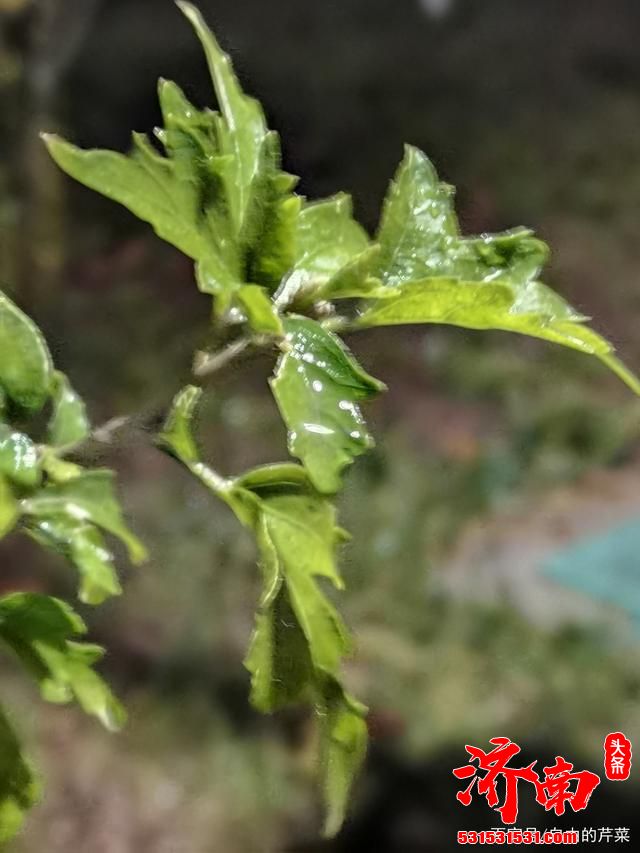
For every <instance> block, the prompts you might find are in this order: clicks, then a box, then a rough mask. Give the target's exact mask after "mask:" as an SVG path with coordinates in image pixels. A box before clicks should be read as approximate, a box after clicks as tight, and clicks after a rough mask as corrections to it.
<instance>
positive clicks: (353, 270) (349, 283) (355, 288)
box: [278, 193, 377, 306]
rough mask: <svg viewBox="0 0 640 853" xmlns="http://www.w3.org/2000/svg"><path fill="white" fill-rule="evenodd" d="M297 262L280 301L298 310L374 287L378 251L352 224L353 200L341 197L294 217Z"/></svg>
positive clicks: (282, 291)
mask: <svg viewBox="0 0 640 853" xmlns="http://www.w3.org/2000/svg"><path fill="white" fill-rule="evenodd" d="M295 250H296V254H295V259H294V263H293V264H292V266H291V269H290V271H289V272H288V274H287V276H286V278H285V279H284V280H283V283H282V286H281V289H280V292H279V294H278V298H279V300H280V301H281V302H282V303H283V304H293V305H296V306H302V305H307V304H310V303H312V302H313V301H315V300H317V299H331V298H340V297H346V296H361V295H364V294H365V293H368V292H369V291H370V290H371V288H372V287H373V286H374V283H375V282H373V281H372V279H371V276H370V273H371V270H372V268H373V266H374V261H375V259H376V253H377V250H376V249H375V248H374V249H373V251H372V247H371V245H370V241H369V237H368V236H367V234H366V232H365V230H364V229H363V228H362V226H361V225H359V224H358V223H357V222H356V221H355V220H354V218H353V210H352V205H351V199H350V198H349V196H348V195H346V194H344V193H340V194H339V195H336V196H334V197H333V198H329V199H325V200H323V201H317V202H313V203H311V204H306V205H305V206H304V207H303V208H302V211H301V213H300V216H299V217H298V223H297V231H296V240H295Z"/></svg>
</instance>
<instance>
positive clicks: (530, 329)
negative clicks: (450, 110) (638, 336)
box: [357, 147, 640, 393]
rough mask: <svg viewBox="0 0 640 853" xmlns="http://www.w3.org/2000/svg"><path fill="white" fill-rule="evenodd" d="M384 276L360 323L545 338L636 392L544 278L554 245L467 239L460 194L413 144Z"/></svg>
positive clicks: (386, 241)
mask: <svg viewBox="0 0 640 853" xmlns="http://www.w3.org/2000/svg"><path fill="white" fill-rule="evenodd" d="M377 239H378V242H379V244H380V247H381V255H380V259H379V265H378V269H377V273H378V275H379V277H380V278H381V279H382V281H383V282H384V283H385V285H386V290H387V291H391V293H392V295H391V296H389V293H388V292H387V293H386V294H385V299H384V301H381V300H376V296H377V294H376V293H373V294H372V298H371V299H370V301H368V302H367V303H365V305H364V309H363V312H362V314H361V315H360V317H359V319H358V321H357V326H359V327H360V328H364V327H369V326H380V325H394V324H404V323H450V324H452V325H456V326H462V327H465V328H471V329H499V330H505V331H510V332H518V333H520V334H524V335H529V336H530V337H535V338H541V339H543V340H547V341H552V342H554V343H558V344H562V345H563V346H566V347H570V348H572V349H576V350H579V351H580V352H583V353H587V354H590V355H595V356H596V357H597V358H599V359H600V360H601V361H602V362H604V364H606V365H607V366H608V367H609V368H610V369H611V370H613V372H614V373H616V374H617V375H618V376H619V377H620V378H621V379H622V380H623V381H624V382H626V384H627V385H629V387H631V388H632V389H633V390H634V391H635V392H636V393H640V382H639V381H638V380H637V379H636V377H635V376H633V375H632V374H631V373H630V371H629V370H627V368H626V367H625V366H624V365H623V364H622V363H621V362H620V361H619V360H618V359H617V358H616V357H615V355H614V349H613V347H612V346H611V344H610V343H609V342H608V341H607V340H605V339H604V338H603V337H602V336H601V335H599V334H598V333H597V332H594V331H593V330H592V329H590V328H589V327H588V326H586V325H585V321H586V320H587V319H588V318H586V317H584V316H583V315H582V314H580V313H579V312H577V311H576V310H575V309H573V308H572V307H571V306H570V305H569V304H568V303H567V302H566V301H565V300H564V299H563V298H562V297H560V296H559V295H558V294H556V293H555V292H554V291H553V290H551V289H550V288H549V287H547V286H546V285H545V284H543V283H542V282H541V281H539V279H538V276H539V274H540V272H541V270H542V267H543V266H544V264H545V262H546V260H547V258H548V249H547V247H546V245H545V244H544V243H543V242H542V241H540V240H538V239H536V238H535V237H534V236H533V234H532V233H531V232H530V231H528V230H526V229H517V230H514V231H510V232H505V233H503V234H494V235H483V236H481V237H462V236H461V235H460V229H459V226H458V220H457V217H456V214H455V210H454V207H453V190H452V189H451V187H449V186H447V185H445V184H442V183H440V181H439V180H438V176H437V174H436V171H435V169H434V168H433V166H432V164H431V162H430V161H429V159H428V158H427V157H426V155H424V154H423V153H422V152H421V151H418V149H416V148H412V147H407V150H406V154H405V158H404V160H403V162H402V164H401V166H400V168H399V170H398V173H397V175H396V177H395V179H394V181H393V182H392V184H391V188H390V190H389V194H388V196H387V199H386V201H385V205H384V210H383V215H382V220H381V224H380V229H379V232H378V238H377Z"/></svg>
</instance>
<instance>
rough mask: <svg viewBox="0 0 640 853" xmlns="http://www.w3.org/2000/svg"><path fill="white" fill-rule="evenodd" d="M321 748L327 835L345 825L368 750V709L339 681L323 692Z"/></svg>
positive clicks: (332, 833)
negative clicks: (352, 788) (351, 799)
mask: <svg viewBox="0 0 640 853" xmlns="http://www.w3.org/2000/svg"><path fill="white" fill-rule="evenodd" d="M319 701H320V703H321V706H322V716H321V718H320V719H321V726H320V735H321V738H320V752H321V764H322V775H323V785H324V795H325V802H326V810H327V815H326V819H325V835H327V836H328V837H330V838H331V837H333V836H334V835H336V833H337V832H338V830H339V829H340V827H341V826H342V824H343V822H344V818H345V813H346V810H347V805H348V803H349V795H350V792H351V787H352V785H353V782H354V779H355V778H356V776H357V775H358V773H359V771H360V768H361V767H362V764H363V762H364V759H365V757H366V753H367V741H368V734H367V724H366V722H365V717H366V713H367V709H366V708H365V706H364V705H362V704H361V703H360V702H358V701H357V700H356V699H354V698H353V697H352V696H350V695H349V694H348V693H346V692H345V691H344V690H343V688H342V686H341V685H340V684H338V683H337V682H331V681H330V682H329V683H328V684H327V685H326V686H325V689H324V695H322V694H321V697H320V700H319Z"/></svg>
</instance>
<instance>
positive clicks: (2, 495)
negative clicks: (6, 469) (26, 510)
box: [0, 473, 20, 539]
mask: <svg viewBox="0 0 640 853" xmlns="http://www.w3.org/2000/svg"><path fill="white" fill-rule="evenodd" d="M19 515H20V510H19V508H18V502H17V500H16V498H15V496H14V494H13V490H12V489H11V486H10V485H9V482H8V480H7V478H6V477H5V476H4V474H1V473H0V539H2V538H3V537H4V536H6V535H7V533H10V532H11V531H12V530H13V528H14V527H15V524H16V521H17V520H18V517H19Z"/></svg>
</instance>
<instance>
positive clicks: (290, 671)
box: [245, 588, 314, 713]
mask: <svg viewBox="0 0 640 853" xmlns="http://www.w3.org/2000/svg"><path fill="white" fill-rule="evenodd" d="M245 666H246V668H247V669H248V670H249V672H250V673H251V704H252V705H253V706H254V707H255V708H257V709H258V710H259V711H262V712H263V713H272V712H273V711H276V710H278V709H280V708H284V707H286V706H287V705H291V704H294V703H296V702H301V701H304V700H310V699H311V698H312V696H311V692H310V685H312V684H313V683H314V673H313V665H312V662H311V658H310V656H309V646H308V643H307V639H306V637H305V635H304V632H303V631H302V629H301V628H300V624H299V622H298V621H297V619H296V617H295V614H294V613H293V611H292V609H291V603H290V601H289V598H288V595H287V592H286V590H285V589H283V588H280V590H279V591H278V594H277V596H276V598H275V600H274V601H273V604H272V605H271V606H270V607H266V608H264V609H262V610H261V611H259V612H258V614H257V616H256V625H255V629H254V632H253V637H252V640H251V646H250V648H249V652H248V654H247V657H246V659H245Z"/></svg>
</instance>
